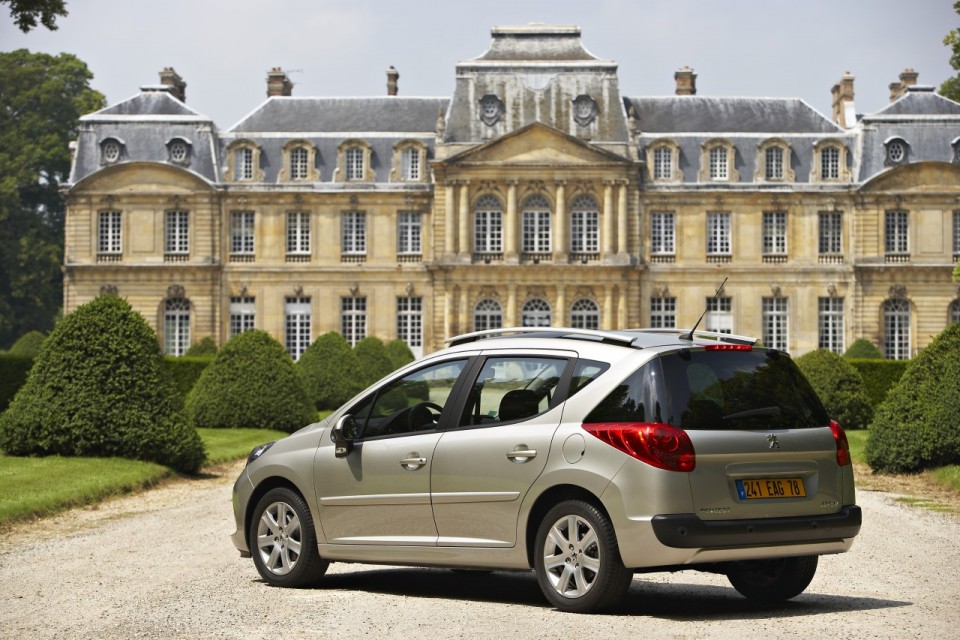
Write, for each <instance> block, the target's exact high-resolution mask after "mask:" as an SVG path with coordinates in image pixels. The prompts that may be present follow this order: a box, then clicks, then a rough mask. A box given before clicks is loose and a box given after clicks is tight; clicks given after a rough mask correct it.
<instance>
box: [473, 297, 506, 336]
mask: <svg viewBox="0 0 960 640" xmlns="http://www.w3.org/2000/svg"><path fill="white" fill-rule="evenodd" d="M501 327H503V307H501V306H500V303H499V302H497V301H496V300H491V299H490V298H485V299H483V300H481V301H480V302H478V303H477V306H476V307H474V308H473V330H474V331H486V330H487V329H500V328H501Z"/></svg>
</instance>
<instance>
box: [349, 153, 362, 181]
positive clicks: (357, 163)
mask: <svg viewBox="0 0 960 640" xmlns="http://www.w3.org/2000/svg"><path fill="white" fill-rule="evenodd" d="M345 162H346V166H347V180H360V179H362V178H363V149H361V148H360V147H350V148H349V149H347V155H346V161H345Z"/></svg>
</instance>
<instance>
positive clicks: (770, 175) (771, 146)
mask: <svg viewBox="0 0 960 640" xmlns="http://www.w3.org/2000/svg"><path fill="white" fill-rule="evenodd" d="M791 155H792V154H791V151H790V145H789V144H788V143H787V142H786V141H785V140H780V139H778V138H774V139H772V140H765V141H764V142H762V143H761V144H760V145H759V146H758V147H757V170H756V173H755V174H754V180H755V181H757V182H761V181H763V182H793V181H794V172H793V167H792V166H791V162H790V160H791Z"/></svg>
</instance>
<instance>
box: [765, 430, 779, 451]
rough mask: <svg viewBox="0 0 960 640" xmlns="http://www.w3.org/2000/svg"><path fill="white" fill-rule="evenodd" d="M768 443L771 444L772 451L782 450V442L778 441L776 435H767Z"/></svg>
mask: <svg viewBox="0 0 960 640" xmlns="http://www.w3.org/2000/svg"><path fill="white" fill-rule="evenodd" d="M767 442H769V443H770V448H771V449H779V448H780V441H779V440H777V436H776V435H774V434H772V433H771V434H769V435H767Z"/></svg>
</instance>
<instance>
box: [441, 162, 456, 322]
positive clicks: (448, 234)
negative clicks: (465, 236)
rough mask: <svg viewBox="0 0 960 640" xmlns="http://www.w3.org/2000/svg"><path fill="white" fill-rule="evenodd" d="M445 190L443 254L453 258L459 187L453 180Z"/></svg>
mask: <svg viewBox="0 0 960 640" xmlns="http://www.w3.org/2000/svg"><path fill="white" fill-rule="evenodd" d="M444 188H445V189H446V191H444V194H443V195H444V208H445V215H446V218H445V220H444V235H443V253H444V255H446V256H452V255H454V254H456V253H457V200H456V197H455V196H456V193H455V191H456V188H457V187H456V185H455V183H454V181H453V180H448V181H447V183H446V184H445V185H444ZM447 337H448V338H449V337H450V336H449V335H448V336H447Z"/></svg>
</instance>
